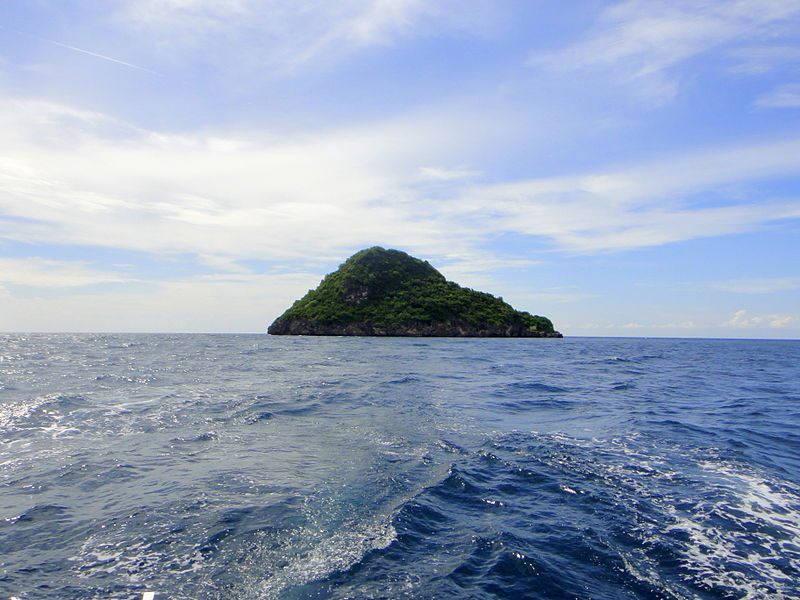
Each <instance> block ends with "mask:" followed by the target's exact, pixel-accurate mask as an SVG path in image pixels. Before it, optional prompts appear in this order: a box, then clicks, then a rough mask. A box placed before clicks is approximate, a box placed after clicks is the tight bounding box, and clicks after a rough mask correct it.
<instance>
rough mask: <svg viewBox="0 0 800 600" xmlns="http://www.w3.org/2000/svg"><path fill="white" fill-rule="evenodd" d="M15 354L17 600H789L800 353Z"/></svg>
mask: <svg viewBox="0 0 800 600" xmlns="http://www.w3.org/2000/svg"><path fill="white" fill-rule="evenodd" d="M3 341H4V346H3V350H2V352H0V354H2V358H3V360H2V361H0V377H2V379H0V386H2V387H0V392H2V394H3V395H2V396H1V397H0V596H2V597H8V596H11V595H15V596H17V597H19V598H22V599H23V600H26V599H39V598H42V599H51V598H52V599H56V598H59V599H62V598H63V599H84V598H86V599H89V598H93V599H94V598H98V599H99V598H130V597H133V596H134V595H135V594H136V593H137V592H141V591H143V590H148V589H149V590H155V591H157V592H158V595H157V598H158V599H159V600H167V599H171V600H183V599H185V600H190V599H191V600H200V599H220V600H221V599H228V598H237V599H244V600H249V599H252V600H255V599H265V600H266V599H290V598H291V599H299V598H331V599H336V598H338V599H344V598H352V599H356V598H362V599H367V598H422V599H427V598H431V599H433V598H436V599H449V598H452V599H473V598H477V599H482V598H486V599H490V598H541V599H547V600H551V599H561V598H563V599H567V598H569V599H573V598H580V599H582V600H583V599H586V600H589V599H593V600H595V599H608V600H622V599H665V600H668V599H669V600H674V599H678V600H695V599H699V600H706V599H731V600H760V599H764V600H773V599H774V600H789V599H792V598H797V597H800V583H798V582H799V581H800V437H798V434H797V431H798V427H797V426H798V424H800V367H798V365H800V361H798V360H797V359H798V358H800V356H799V355H800V343H797V342H744V341H741V342H733V341H731V342H725V341H704V340H697V341H690V340H600V339H594V340H591V339H589V340H444V339H442V340H435V339H432V340H426V341H425V342H424V343H422V342H419V341H414V340H402V339H395V340H391V339H387V340H376V339H319V338H318V339H304V338H295V339H275V338H266V337H262V336H123V335H120V336H66V335H64V336H46V335H39V336H5V338H4V340H3Z"/></svg>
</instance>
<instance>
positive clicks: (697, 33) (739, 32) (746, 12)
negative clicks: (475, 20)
mask: <svg viewBox="0 0 800 600" xmlns="http://www.w3.org/2000/svg"><path fill="white" fill-rule="evenodd" d="M798 17H800V6H798V4H797V3H796V2H793V1H791V0H735V1H732V2H715V1H713V0H703V1H700V2H697V1H686V0H678V1H663V0H656V1H653V0H626V1H624V2H618V3H616V4H613V5H611V6H609V7H608V8H606V9H604V10H603V11H602V12H601V14H600V17H599V20H598V23H597V27H595V28H593V29H592V30H591V32H590V33H589V34H588V35H587V36H586V37H585V38H584V39H580V40H578V41H577V42H576V43H575V44H573V45H571V46H568V47H566V48H564V49H562V50H557V51H554V52H546V53H541V54H537V55H535V56H533V57H532V58H531V64H534V65H540V66H548V67H551V68H556V69H569V70H572V69H605V70H608V71H610V72H612V73H613V74H614V75H615V76H616V78H617V79H618V80H620V81H626V82H630V83H633V84H635V86H636V87H635V91H636V93H637V94H638V95H639V96H640V97H642V98H645V99H647V100H649V101H651V102H653V103H655V104H661V103H664V102H668V101H670V100H672V99H673V98H674V96H675V95H676V93H677V89H678V80H677V79H676V78H675V76H674V73H671V71H672V70H673V69H674V68H675V67H677V66H678V65H680V64H681V63H683V62H685V61H687V60H690V59H692V58H694V57H696V56H698V55H701V54H703V53H705V52H708V51H709V50H711V49H714V48H718V47H720V46H723V45H726V44H731V45H735V44H737V43H741V40H743V39H744V40H747V42H748V44H749V45H752V44H753V40H755V39H759V38H765V39H771V38H772V37H774V34H775V31H774V30H773V26H775V25H784V24H786V22H795V23H797V20H798ZM772 58H773V59H775V58H776V55H773V56H772ZM760 59H761V64H762V65H763V63H764V61H765V60H766V59H767V56H766V54H765V53H764V52H761V54H760Z"/></svg>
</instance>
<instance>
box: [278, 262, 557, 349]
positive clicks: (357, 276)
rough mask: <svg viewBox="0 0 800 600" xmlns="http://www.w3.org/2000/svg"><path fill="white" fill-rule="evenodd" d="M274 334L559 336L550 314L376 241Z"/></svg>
mask: <svg viewBox="0 0 800 600" xmlns="http://www.w3.org/2000/svg"><path fill="white" fill-rule="evenodd" d="M267 331H268V333H270V334H273V335H350V336H415V337H561V334H560V333H559V332H557V331H555V329H554V328H553V324H552V322H551V321H550V319H548V318H546V317H541V316H538V315H531V314H530V313H527V312H523V311H517V310H514V309H513V308H512V307H511V306H510V305H509V304H507V303H506V302H504V301H503V299H502V298H496V297H494V296H492V295H491V294H486V293H484V292H478V291H475V290H472V289H469V288H463V287H461V286H459V285H458V284H456V283H453V282H452V281H447V280H446V279H445V278H444V276H443V275H442V274H441V273H439V271H437V270H436V269H434V268H433V267H432V266H431V265H430V264H429V263H428V262H426V261H422V260H419V259H417V258H414V257H412V256H409V255H408V254H406V253H405V252H400V251H399V250H385V249H383V248H379V247H374V248H368V249H366V250H362V251H361V252H358V253H356V254H354V255H353V256H351V257H350V258H349V259H348V260H347V261H345V262H344V263H343V264H342V265H341V266H340V267H339V269H337V270H336V271H335V272H333V273H331V274H329V275H327V276H326V277H325V278H324V279H323V280H322V282H321V283H320V285H319V286H318V287H317V289H315V290H311V291H309V292H308V293H307V294H306V295H305V296H304V297H303V298H301V299H300V300H298V301H297V302H295V303H294V304H293V305H292V306H291V307H290V308H289V309H288V310H287V311H286V312H285V313H283V314H282V315H281V316H280V317H278V318H277V319H276V320H275V322H274V323H272V325H270V327H269V329H268V330H267Z"/></svg>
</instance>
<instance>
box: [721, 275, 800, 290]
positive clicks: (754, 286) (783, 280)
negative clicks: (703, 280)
mask: <svg viewBox="0 0 800 600" xmlns="http://www.w3.org/2000/svg"><path fill="white" fill-rule="evenodd" d="M706 285H707V286H708V287H711V288H714V289H717V290H721V291H724V292H734V293H737V294H772V293H775V292H786V291H790V290H798V289H800V277H758V278H750V279H731V280H728V281H714V282H710V283H708V284H706Z"/></svg>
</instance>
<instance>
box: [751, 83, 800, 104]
mask: <svg viewBox="0 0 800 600" xmlns="http://www.w3.org/2000/svg"><path fill="white" fill-rule="evenodd" d="M755 104H756V106H759V107H761V108H800V83H787V84H784V85H781V86H778V87H777V88H775V89H774V90H772V91H771V92H768V93H766V94H763V95H761V96H759V97H758V98H756V102H755Z"/></svg>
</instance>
